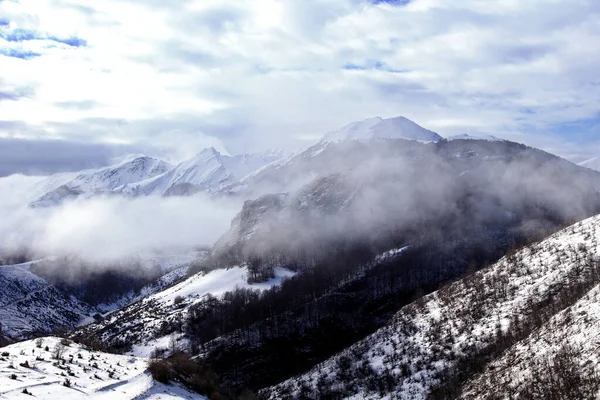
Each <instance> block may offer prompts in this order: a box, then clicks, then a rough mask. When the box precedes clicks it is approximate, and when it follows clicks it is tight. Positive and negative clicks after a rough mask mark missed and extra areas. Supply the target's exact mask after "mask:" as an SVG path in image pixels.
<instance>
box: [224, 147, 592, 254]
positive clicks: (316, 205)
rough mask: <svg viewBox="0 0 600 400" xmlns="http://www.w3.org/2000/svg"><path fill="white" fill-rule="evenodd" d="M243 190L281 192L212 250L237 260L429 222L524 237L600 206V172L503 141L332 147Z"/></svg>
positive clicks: (248, 209)
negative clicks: (522, 234)
mask: <svg viewBox="0 0 600 400" xmlns="http://www.w3.org/2000/svg"><path fill="white" fill-rule="evenodd" d="M243 184H244V186H245V187H243V188H242V187H238V188H237V190H240V191H242V192H243V191H245V190H247V191H249V192H260V191H262V190H264V189H265V188H268V189H271V190H272V193H285V194H277V195H274V194H269V195H265V196H264V197H259V198H257V199H256V200H253V201H247V202H246V203H245V204H244V207H243V209H242V211H241V212H240V214H239V215H238V216H237V217H236V219H235V220H234V221H233V223H232V226H231V229H230V230H229V231H228V232H227V233H226V234H225V236H224V237H223V238H222V239H221V240H220V241H219V242H218V243H217V245H216V247H215V249H214V250H213V251H214V253H215V254H224V255H225V256H226V258H227V259H233V260H235V261H237V260H238V259H239V258H240V257H241V258H248V257H252V256H258V257H263V256H267V257H269V256H271V255H272V253H277V252H284V253H285V252H288V253H294V252H297V251H298V250H299V248H302V247H310V248H311V249H312V250H314V248H315V246H318V245H321V246H324V247H327V246H328V244H327V242H328V240H330V239H331V240H337V241H339V240H348V241H357V242H364V243H381V242H382V241H385V240H386V239H388V238H389V237H390V236H394V235H397V234H398V231H400V232H402V231H404V232H405V231H406V229H407V228H415V229H416V230H417V231H418V230H420V229H421V228H420V227H418V226H423V225H428V224H429V225H431V224H434V223H437V224H440V225H439V226H444V227H445V229H446V230H456V233H459V232H461V231H462V233H466V234H467V236H468V235H470V233H469V232H472V231H476V230H483V231H489V230H490V227H493V228H491V229H492V230H493V229H498V230H499V231H504V232H505V233H509V232H510V233H509V235H508V236H511V235H512V236H514V235H518V234H519V233H518V232H521V233H524V234H527V233H528V232H530V231H533V230H536V229H538V228H540V227H542V228H543V227H544V226H552V225H555V224H556V223H557V222H560V221H566V220H573V219H575V220H577V219H581V218H583V217H586V216H589V215H592V214H593V213H595V212H596V211H599V210H598V205H599V204H600V202H599V200H600V196H599V191H600V175H599V174H597V173H594V172H592V171H589V170H587V169H583V168H580V167H577V166H575V165H574V164H571V163H569V162H567V161H565V160H562V159H560V158H558V157H555V156H552V155H550V154H547V153H544V152H542V151H539V150H535V149H532V148H528V147H526V146H523V145H519V144H516V143H512V142H507V141H483V140H453V141H445V140H442V141H439V142H437V143H429V144H422V143H418V142H415V141H405V140H377V141H366V142H359V141H345V142H340V143H335V144H333V143H331V144H328V145H327V146H326V147H324V148H321V149H320V151H318V152H315V151H314V149H313V148H309V149H307V150H306V151H305V152H303V153H301V154H299V155H297V156H296V157H294V158H292V159H291V160H289V161H288V162H287V163H286V164H283V165H276V166H273V167H269V168H265V169H263V170H261V171H260V172H259V173H258V174H255V175H253V176H252V177H251V179H248V180H245V181H244V182H243ZM573 198H576V199H577V200H576V201H575V202H573V201H572V200H571V199H573ZM463 217H465V218H468V219H462V218H463ZM458 221H460V223H457V222H458ZM432 234H433V233H432ZM460 236H461V235H459V236H458V237H460ZM462 236H464V235H462Z"/></svg>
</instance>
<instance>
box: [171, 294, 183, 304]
mask: <svg viewBox="0 0 600 400" xmlns="http://www.w3.org/2000/svg"><path fill="white" fill-rule="evenodd" d="M184 301H185V297H183V296H177V297H175V299H173V305H176V306H178V305H179V304H181V303H183V302H184Z"/></svg>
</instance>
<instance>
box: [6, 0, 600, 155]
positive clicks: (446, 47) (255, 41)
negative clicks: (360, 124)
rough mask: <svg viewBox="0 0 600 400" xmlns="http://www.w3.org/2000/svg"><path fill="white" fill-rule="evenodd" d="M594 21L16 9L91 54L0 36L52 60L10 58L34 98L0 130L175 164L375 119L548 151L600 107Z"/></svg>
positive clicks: (357, 12) (46, 2)
mask: <svg viewBox="0 0 600 400" xmlns="http://www.w3.org/2000/svg"><path fill="white" fill-rule="evenodd" d="M599 14H600V4H598V2H597V1H595V0H583V1H578V2H564V1H558V0H532V1H527V2H523V1H502V2H489V1H483V0H464V1H460V2H448V1H442V0H413V1H411V2H410V3H409V4H407V5H405V6H393V5H390V4H385V3H381V4H378V5H373V4H370V3H369V2H367V1H359V0H319V1H313V2H306V1H300V0H295V1H294V0H260V1H249V0H248V1H230V0H226V1H208V0H202V1H199V0H195V1H179V2H160V1H155V0H139V1H137V2H124V1H116V0H105V1H102V2H84V1H83V0H36V1H33V0H21V1H20V2H19V3H16V2H6V1H5V2H2V3H1V4H0V18H4V19H6V20H9V21H10V24H11V25H10V27H9V28H6V29H14V28H22V29H29V30H35V31H39V32H44V33H47V34H51V35H56V36H60V37H69V36H76V37H80V38H82V39H84V40H86V42H87V46H86V47H77V48H74V47H70V46H68V45H61V44H56V43H55V44H54V47H49V43H48V42H47V41H43V40H40V41H27V42H22V43H15V42H8V41H5V40H2V39H1V38H0V49H2V48H15V49H27V50H30V51H34V52H38V53H41V54H42V56H40V57H35V58H32V59H29V60H22V59H18V58H14V57H3V56H1V55H0V77H2V79H3V81H5V82H10V83H11V84H12V85H18V86H19V87H32V88H34V92H33V94H31V95H30V96H28V97H27V98H20V99H18V100H14V101H1V102H0V119H7V120H8V119H10V120H14V121H21V122H25V123H26V124H28V125H29V126H30V127H32V130H33V128H35V129H36V133H35V134H36V135H37V136H39V135H40V132H44V135H45V136H53V137H64V138H73V137H76V138H77V139H78V140H87V141H112V142H127V143H137V144H139V143H142V144H144V143H147V142H156V143H157V144H158V145H159V146H165V147H169V148H171V149H174V150H173V151H174V152H175V153H178V154H179V153H182V152H185V151H189V149H190V148H192V147H196V146H198V147H201V146H203V145H205V144H210V143H213V142H215V139H211V138H210V136H216V137H218V141H220V142H222V143H224V144H225V146H227V148H229V149H230V150H231V151H232V152H240V151H245V150H248V149H250V150H252V149H255V148H257V147H263V148H264V147H275V146H284V145H286V144H287V145H290V144H294V145H296V144H299V143H302V140H301V139H302V138H306V137H313V136H315V135H317V134H321V133H323V132H325V131H328V130H331V129H335V128H337V127H339V126H341V125H344V124H345V123H347V122H349V121H353V120H358V119H362V118H367V117H370V116H373V115H380V116H383V117H389V116H394V115H405V116H407V117H409V118H411V119H414V120H415V121H417V122H419V123H420V124H422V125H424V126H426V127H430V128H432V129H435V130H437V131H439V132H440V133H441V134H446V135H450V134H455V133H462V132H464V131H484V132H488V133H493V134H495V135H499V136H505V137H509V138H516V137H519V138H524V140H525V141H527V142H529V143H535V144H542V145H545V144H546V143H548V144H549V145H552V143H554V141H555V140H559V139H554V138H551V139H550V140H548V139H547V135H544V132H545V131H546V130H551V129H554V128H555V126H556V125H557V124H563V123H567V122H572V121H579V120H586V119H594V118H596V116H597V115H596V114H597V110H598V109H600V96H599V94H600V85H598V79H597V71H598V69H599V68H600V56H598V54H600V40H599V39H600V22H598V21H600V15H599ZM0 29H2V28H0ZM350 65H352V66H353V67H354V68H353V69H344V67H348V66H350ZM2 87H3V85H2V83H1V82H0V90H1V89H2ZM74 102H87V103H85V104H88V105H92V104H93V106H90V107H87V108H77V107H65V106H64V105H65V104H73V103H74ZM103 120H107V121H108V122H107V121H104V122H103ZM89 121H95V122H94V123H93V126H92V127H89ZM114 121H120V122H119V123H115V122H114ZM12 129H13V130H12V131H11V130H10V129H9V128H4V129H3V132H4V133H0V135H2V134H3V135H5V136H6V135H8V134H9V133H10V134H13V135H15V134H17V133H18V134H19V135H21V136H24V135H25V136H26V135H28V134H29V135H33V133H31V132H27V131H24V130H23V128H19V132H15V131H14V130H15V129H16V128H12ZM173 132H177V134H176V135H173ZM568 133H569V132H567V133H566V134H565V133H563V136H562V138H563V139H562V140H563V141H564V140H567V141H568V139H569V138H568V137H566V136H567V135H568ZM545 138H546V140H544V139H545ZM559 150H560V149H559Z"/></svg>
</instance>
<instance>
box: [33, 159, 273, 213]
mask: <svg viewBox="0 0 600 400" xmlns="http://www.w3.org/2000/svg"><path fill="white" fill-rule="evenodd" d="M281 156H282V153H281V152H278V151H274V150H271V151H268V152H266V153H258V154H243V155H236V156H230V155H224V154H221V153H219V152H218V151H217V150H215V149H214V148H208V149H204V150H202V151H201V152H200V153H198V154H197V155H196V156H195V157H193V158H191V159H189V160H186V161H183V162H181V163H179V164H177V165H175V166H173V165H171V164H169V163H167V162H165V161H162V160H158V159H156V158H152V157H147V156H141V157H136V158H134V159H132V160H129V161H126V162H123V163H120V164H118V165H114V166H110V167H106V168H101V169H98V170H89V171H82V172H79V173H67V174H56V175H52V176H50V177H47V178H44V179H41V180H40V182H38V183H37V184H36V185H35V186H34V187H33V190H32V192H33V193H32V195H33V196H37V197H34V199H35V200H34V201H33V202H32V203H31V206H33V207H47V206H52V205H57V204H60V203H61V202H62V201H65V200H69V199H74V198H77V197H90V196H94V195H99V194H103V195H107V194H116V195H128V196H147V195H152V194H156V195H166V196H170V195H189V194H193V193H196V192H199V191H204V192H208V193H215V192H219V191H220V190H222V189H223V188H225V187H227V186H230V185H232V184H234V183H236V182H238V181H239V180H241V179H243V178H244V177H245V176H247V175H249V174H251V173H252V172H254V171H256V170H258V169H260V168H261V167H263V166H265V165H267V164H269V163H271V162H273V161H275V160H277V159H279V158H280V157H281Z"/></svg>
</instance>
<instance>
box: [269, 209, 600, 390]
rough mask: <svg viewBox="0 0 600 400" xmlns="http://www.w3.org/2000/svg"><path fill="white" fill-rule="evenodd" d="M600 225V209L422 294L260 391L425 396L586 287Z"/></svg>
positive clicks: (594, 267) (595, 266)
mask: <svg viewBox="0 0 600 400" xmlns="http://www.w3.org/2000/svg"><path fill="white" fill-rule="evenodd" d="M599 224H600V216H596V217H593V218H590V219H587V220H585V221H582V222H580V223H578V224H575V225H573V226H571V227H569V228H567V229H565V230H562V231H560V232H558V233H556V234H554V235H552V236H550V237H549V238H547V239H545V240H544V241H542V242H540V243H537V244H534V245H531V246H527V247H525V248H523V249H521V250H519V251H517V252H516V253H515V254H511V255H508V256H506V257H504V258H503V259H501V260H500V261H499V262H497V263H496V264H494V265H492V266H491V267H489V268H486V269H485V270H482V271H480V272H478V273H475V274H473V275H471V276H469V277H467V278H465V279H463V280H461V281H458V282H455V283H453V284H451V285H449V286H447V287H445V288H443V289H441V290H439V291H437V292H434V293H432V294H430V295H428V296H425V297H423V298H422V299H420V300H419V301H417V302H415V303H413V304H411V305H408V306H406V307H404V308H403V309H402V310H400V311H399V312H398V313H397V314H396V316H395V317H394V318H393V320H392V321H391V322H390V323H389V325H387V326H386V327H384V328H382V329H380V330H379V331H377V332H376V333H374V334H373V335H371V336H369V337H367V338H366V339H364V340H362V341H361V342H359V343H357V344H355V345H353V346H351V347H350V348H349V349H347V350H345V351H344V352H342V353H340V354H338V355H336V356H335V357H333V358H331V359H330V360H328V361H326V362H324V363H322V364H320V365H318V366H316V367H315V368H313V369H312V370H311V371H310V372H308V373H306V374H304V375H302V376H300V377H297V378H293V379H290V380H288V381H285V382H283V383H281V384H279V385H276V386H274V387H272V388H269V389H266V390H264V391H263V395H264V396H265V397H268V398H273V399H274V398H280V397H289V398H302V397H303V396H307V395H312V396H316V397H319V396H331V395H335V396H340V397H351V396H356V397H355V398H373V399H375V398H382V397H389V396H392V397H394V396H395V397H398V398H425V397H427V396H429V394H430V392H431V391H432V390H433V389H435V388H437V387H440V385H442V384H444V383H447V382H450V381H452V380H453V379H454V374H456V371H459V370H463V368H465V366H468V365H469V364H470V363H479V362H481V361H480V360H481V356H482V355H484V354H494V352H495V351H498V350H501V349H502V348H503V347H502V346H506V345H510V343H511V341H512V340H515V338H517V339H518V337H519V335H522V334H528V333H527V332H529V331H528V329H532V327H534V326H535V321H536V319H535V318H534V317H533V316H534V315H536V316H537V317H538V318H541V319H542V321H544V320H546V321H547V320H548V319H549V318H550V317H551V316H552V312H557V311H560V309H562V308H564V306H565V305H567V306H568V305H569V304H572V303H569V302H574V301H576V300H577V298H578V297H577V296H579V293H584V292H585V290H589V289H588V288H589V287H591V285H593V284H594V282H596V281H595V280H594V279H595V278H594V276H597V275H596V274H599V273H600V264H599V263H598V255H599V254H600V247H599V239H600V229H598V225H599ZM598 340H600V335H599V336H598ZM442 397H443V396H442ZM450 397H452V396H450Z"/></svg>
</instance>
